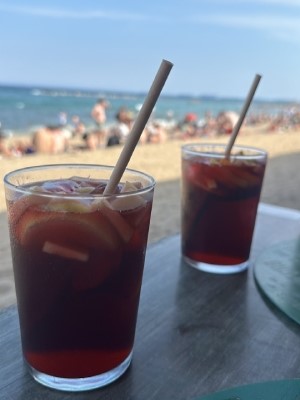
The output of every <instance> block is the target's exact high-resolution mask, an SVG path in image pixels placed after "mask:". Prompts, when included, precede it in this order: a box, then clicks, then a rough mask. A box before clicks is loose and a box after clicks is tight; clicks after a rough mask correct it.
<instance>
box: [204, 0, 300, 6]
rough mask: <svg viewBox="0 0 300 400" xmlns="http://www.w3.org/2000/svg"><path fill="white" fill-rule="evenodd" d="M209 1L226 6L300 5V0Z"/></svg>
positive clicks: (209, 0)
mask: <svg viewBox="0 0 300 400" xmlns="http://www.w3.org/2000/svg"><path fill="white" fill-rule="evenodd" d="M206 1H207V3H208V2H209V3H210V4H211V3H218V4H220V5H223V6H225V5H226V4H232V5H234V4H236V5H243V4H250V5H254V4H260V5H278V6H282V7H285V8H287V7H291V6H292V7H300V2H299V0H206Z"/></svg>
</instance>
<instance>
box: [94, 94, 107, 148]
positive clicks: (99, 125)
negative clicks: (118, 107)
mask: <svg viewBox="0 0 300 400" xmlns="http://www.w3.org/2000/svg"><path fill="white" fill-rule="evenodd" d="M108 106H109V104H108V102H107V101H106V100H105V99H99V100H97V102H96V104H95V105H94V107H93V108H92V111H91V117H92V118H93V120H94V121H95V123H96V130H95V132H94V134H95V137H96V139H97V143H98V147H103V146H105V145H106V140H107V134H106V129H105V123H106V109H107V108H108Z"/></svg>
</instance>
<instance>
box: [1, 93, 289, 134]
mask: <svg viewBox="0 0 300 400" xmlns="http://www.w3.org/2000/svg"><path fill="white" fill-rule="evenodd" d="M145 97H146V93H125V92H117V91H101V90H85V89H70V88H68V89H67V88H65V89H64V88H47V87H19V86H3V85H2V86H0V123H1V130H2V131H4V132H8V133H10V134H14V135H23V134H28V133H31V132H33V131H34V130H35V129H37V128H38V127H41V126H45V125H58V124H59V123H60V120H59V116H60V114H61V113H65V114H66V116H67V122H68V123H69V124H71V120H72V117H73V116H75V115H77V116H79V117H80V119H81V120H82V121H83V122H84V123H85V125H86V126H90V125H92V123H93V121H92V119H91V116H90V113H91V109H92V107H93V105H94V104H95V102H96V101H97V99H98V98H105V99H106V100H108V102H109V108H108V110H107V119H108V124H113V123H114V121H115V116H116V114H117V112H118V110H119V108H121V107H126V108H128V109H129V110H130V111H132V112H133V113H135V114H136V113H137V112H138V110H139V109H140V107H141V105H142V104H143V102H144V100H145ZM243 101H244V100H243V99H232V98H220V97H215V96H201V95H199V96H189V95H176V96H175V95H165V94H163V93H162V94H161V96H160V98H159V99H158V101H157V103H156V106H155V109H154V111H153V115H152V117H153V118H156V119H158V120H162V121H166V122H167V121H173V122H174V121H176V122H180V121H181V120H183V119H184V116H185V115H186V114H187V113H194V114H196V115H197V118H198V120H201V119H203V118H204V116H205V113H206V112H210V113H211V114H212V115H213V116H216V115H217V114H218V113H219V112H221V111H235V112H237V113H239V112H240V111H241V108H242V106H243ZM293 106H294V104H293V103H292V102H287V101H281V100H274V101H265V100H254V101H253V103H252V104H251V107H250V110H249V114H250V113H251V114H253V115H259V114H264V115H276V114H278V113H281V112H284V111H285V110H288V109H290V108H291V107H293Z"/></svg>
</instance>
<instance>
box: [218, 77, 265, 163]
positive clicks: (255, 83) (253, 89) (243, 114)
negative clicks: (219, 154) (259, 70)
mask: <svg viewBox="0 0 300 400" xmlns="http://www.w3.org/2000/svg"><path fill="white" fill-rule="evenodd" d="M260 80H261V75H259V74H256V75H255V78H254V80H253V83H252V86H251V88H250V90H249V93H248V96H247V98H246V101H245V104H244V107H243V109H242V112H241V114H240V116H239V119H238V121H237V123H236V125H235V127H234V128H233V131H232V134H231V137H230V139H229V142H228V144H227V147H226V150H225V158H229V157H230V152H231V149H232V147H233V145H234V142H235V139H236V137H237V135H238V133H239V130H240V128H241V126H242V123H243V122H244V119H245V117H246V114H247V111H248V108H249V106H250V104H251V102H252V99H253V97H254V94H255V92H256V89H257V86H258V84H259V81H260Z"/></svg>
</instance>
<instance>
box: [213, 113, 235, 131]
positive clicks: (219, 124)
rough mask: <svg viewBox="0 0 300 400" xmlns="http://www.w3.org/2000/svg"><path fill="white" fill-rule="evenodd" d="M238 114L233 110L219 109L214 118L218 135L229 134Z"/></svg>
mask: <svg viewBox="0 0 300 400" xmlns="http://www.w3.org/2000/svg"><path fill="white" fill-rule="evenodd" d="M238 119H239V116H238V114H237V113H235V112H234V111H221V112H220V113H219V114H218V115H217V118H216V130H217V134H218V135H230V134H231V132H232V130H233V128H234V126H235V124H236V123H237V121H238Z"/></svg>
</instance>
